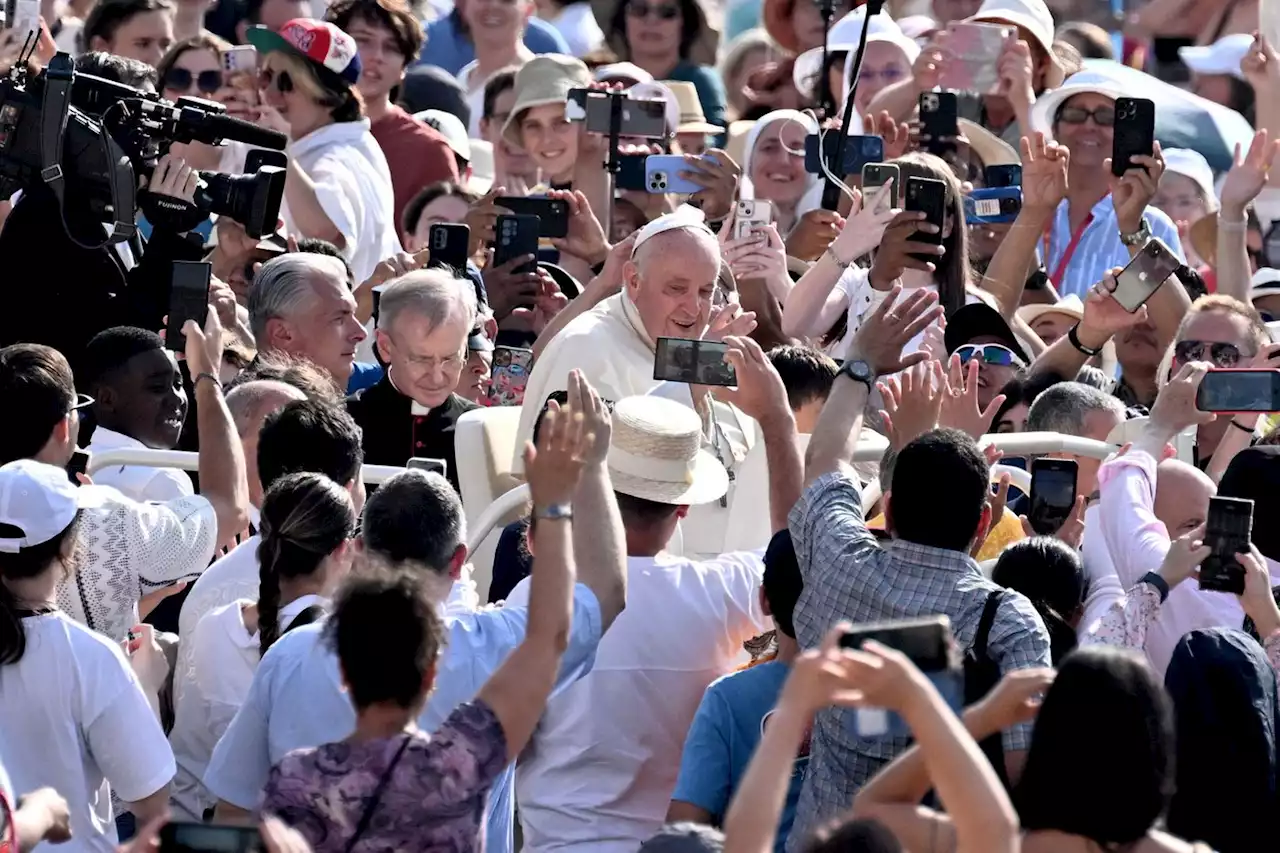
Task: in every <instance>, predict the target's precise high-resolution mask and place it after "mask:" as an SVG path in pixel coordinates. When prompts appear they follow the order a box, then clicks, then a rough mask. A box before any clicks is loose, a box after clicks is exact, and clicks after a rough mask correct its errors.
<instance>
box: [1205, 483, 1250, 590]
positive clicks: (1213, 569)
mask: <svg viewBox="0 0 1280 853" xmlns="http://www.w3.org/2000/svg"><path fill="white" fill-rule="evenodd" d="M1252 538H1253V501H1251V500H1242V499H1240V498H1220V497H1212V498H1209V516H1208V519H1207V520H1206V521H1205V532H1204V544H1205V545H1206V546H1208V548H1209V556H1208V557H1205V559H1204V562H1203V563H1201V564H1200V588H1201V589H1207V590H1213V591H1215V592H1233V593H1235V594H1236V595H1239V594H1240V593H1242V592H1244V566H1242V565H1240V561H1239V560H1238V559H1237V558H1236V554H1242V553H1244V552H1246V551H1248V550H1249V543H1250V540H1252Z"/></svg>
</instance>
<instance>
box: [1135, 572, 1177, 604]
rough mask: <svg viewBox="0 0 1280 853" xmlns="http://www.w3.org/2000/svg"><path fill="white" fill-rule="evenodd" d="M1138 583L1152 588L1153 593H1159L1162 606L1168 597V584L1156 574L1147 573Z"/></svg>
mask: <svg viewBox="0 0 1280 853" xmlns="http://www.w3.org/2000/svg"><path fill="white" fill-rule="evenodd" d="M1138 582H1139V583H1145V584H1147V585H1149V586H1151V587H1154V588H1155V591H1156V592H1158V593H1160V603H1161V604H1164V602H1165V599H1167V598H1168V597H1169V582H1168V581H1167V580H1165V579H1164V577H1163V576H1162V575H1160V574H1158V573H1156V572H1147V573H1146V574H1145V575H1143V576H1142V578H1141V579H1140V580H1139V581H1138Z"/></svg>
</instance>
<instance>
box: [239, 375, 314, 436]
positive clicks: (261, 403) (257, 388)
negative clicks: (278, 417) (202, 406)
mask: <svg viewBox="0 0 1280 853" xmlns="http://www.w3.org/2000/svg"><path fill="white" fill-rule="evenodd" d="M305 399H307V397H306V395H305V394H303V393H302V391H300V390H299V389H297V388H295V387H294V386H292V385H290V384H289V383H287V382H280V381H278V380H275V379H255V380H253V381H252V382H245V383H244V384H243V385H237V386H236V387H234V388H232V389H231V390H230V391H229V392H227V409H228V410H229V411H230V412H231V418H232V420H233V421H235V424H236V432H238V433H239V434H240V437H241V438H245V437H247V436H248V435H250V434H251V433H256V432H257V431H258V430H259V429H261V428H262V422H263V421H264V420H266V418H267V415H269V414H271V413H272V412H274V411H277V410H279V409H283V408H284V407H285V405H286V404H288V403H291V402H293V401H294V400H305Z"/></svg>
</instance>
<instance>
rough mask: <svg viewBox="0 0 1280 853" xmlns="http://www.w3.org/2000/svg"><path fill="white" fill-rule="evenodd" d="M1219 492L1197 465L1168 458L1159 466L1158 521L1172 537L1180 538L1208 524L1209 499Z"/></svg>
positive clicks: (1157, 474)
mask: <svg viewBox="0 0 1280 853" xmlns="http://www.w3.org/2000/svg"><path fill="white" fill-rule="evenodd" d="M1217 491H1218V489H1217V487H1216V486H1215V485H1214V484H1213V480H1211V479H1209V476H1208V475H1207V474H1205V473H1204V472H1203V471H1201V470H1200V469H1199V468H1197V467H1195V466H1194V465H1188V464H1187V463H1186V462H1181V461H1179V460H1177V459H1166V460H1164V461H1163V462H1161V463H1160V464H1159V465H1157V466H1156V501H1155V513H1156V518H1158V519H1160V521H1161V522H1163V523H1164V526H1165V529H1166V530H1168V531H1169V536H1170V537H1172V538H1174V539H1177V538H1178V537H1179V536H1184V535H1186V534H1187V533H1189V532H1191V531H1192V530H1195V529H1196V528H1197V527H1199V526H1200V525H1201V524H1203V523H1204V520H1205V518H1206V517H1207V516H1208V514H1209V498H1211V497H1213V496H1214V495H1215V494H1216V493H1217Z"/></svg>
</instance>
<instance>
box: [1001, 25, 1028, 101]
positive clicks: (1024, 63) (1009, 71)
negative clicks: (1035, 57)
mask: <svg viewBox="0 0 1280 853" xmlns="http://www.w3.org/2000/svg"><path fill="white" fill-rule="evenodd" d="M996 68H997V70H998V72H999V74H1000V92H1001V94H1003V95H1004V96H1005V97H1006V98H1008V99H1009V103H1010V104H1012V105H1013V108H1014V109H1015V110H1020V111H1024V112H1025V111H1026V110H1029V109H1031V105H1032V104H1034V103H1035V102H1036V89H1035V69H1034V67H1033V63H1032V60H1031V46H1030V45H1028V44H1027V43H1026V42H1025V41H1023V40H1022V39H1012V40H1010V41H1009V43H1008V44H1007V45H1005V48H1004V51H1003V52H1002V53H1001V54H1000V59H999V60H998V61H997V63H996Z"/></svg>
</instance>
